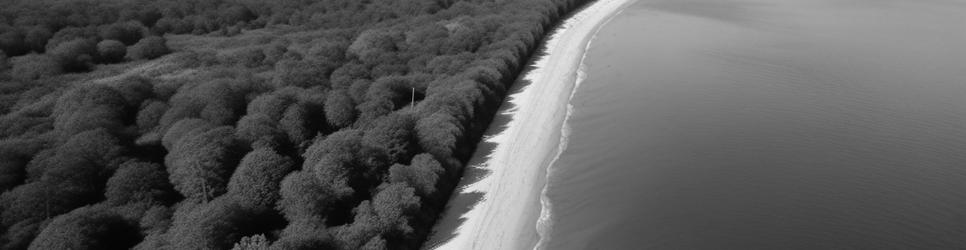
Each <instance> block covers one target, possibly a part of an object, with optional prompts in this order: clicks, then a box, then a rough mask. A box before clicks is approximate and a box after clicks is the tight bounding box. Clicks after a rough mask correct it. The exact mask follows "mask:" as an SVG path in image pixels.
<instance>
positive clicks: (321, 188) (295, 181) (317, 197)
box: [278, 171, 347, 221]
mask: <svg viewBox="0 0 966 250" xmlns="http://www.w3.org/2000/svg"><path fill="white" fill-rule="evenodd" d="M280 194H281V199H280V200H279V202H278V208H279V210H281V211H282V214H284V215H285V218H287V219H288V220H289V221H298V220H306V219H311V218H313V217H315V216H319V215H324V214H326V212H328V211H329V209H331V207H330V205H331V204H332V203H334V202H335V201H336V200H337V199H339V198H341V197H340V196H343V197H344V196H347V195H346V194H341V195H340V194H334V193H333V192H332V190H329V189H327V188H326V186H325V185H323V183H320V182H319V180H318V179H316V178H315V176H313V175H312V174H311V173H308V172H306V171H295V172H292V173H290V174H289V175H288V176H285V179H283V180H282V183H281V191H280Z"/></svg>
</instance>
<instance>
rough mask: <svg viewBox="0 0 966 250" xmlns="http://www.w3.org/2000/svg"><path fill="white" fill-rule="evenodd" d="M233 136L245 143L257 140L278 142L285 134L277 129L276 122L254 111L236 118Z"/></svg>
mask: <svg viewBox="0 0 966 250" xmlns="http://www.w3.org/2000/svg"><path fill="white" fill-rule="evenodd" d="M235 136H237V137H238V139H240V140H242V141H244V142H246V143H249V144H251V143H254V142H256V141H258V140H267V141H272V142H278V141H279V140H280V139H281V138H284V136H285V134H284V133H283V132H282V131H281V130H279V129H278V123H277V122H275V121H273V120H272V119H271V118H269V117H268V116H266V115H264V114H260V113H256V114H250V115H246V116H243V117H242V118H241V119H240V120H238V125H237V129H236V130H235Z"/></svg>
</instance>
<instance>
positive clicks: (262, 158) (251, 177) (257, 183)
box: [228, 148, 295, 211]
mask: <svg viewBox="0 0 966 250" xmlns="http://www.w3.org/2000/svg"><path fill="white" fill-rule="evenodd" d="M294 168H295V163H294V162H292V160H291V159H289V158H288V157H284V156H281V155H279V154H278V153H276V152H275V151H273V150H272V149H268V148H258V149H255V150H254V151H252V152H250V153H248V154H247V155H245V157H244V158H242V160H241V163H240V164H239V165H238V169H236V170H235V173H234V174H233V175H232V176H231V180H230V181H229V182H228V194H229V195H232V197H233V198H234V199H235V200H236V201H237V202H238V203H239V204H240V205H242V206H243V207H246V208H248V209H250V210H253V211H265V210H269V209H272V208H273V207H274V206H275V203H276V202H277V201H278V199H279V197H280V195H279V184H280V183H281V182H282V179H284V178H285V176H286V175H288V173H289V172H291V171H292V170H294Z"/></svg>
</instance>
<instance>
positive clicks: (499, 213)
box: [426, 0, 633, 250]
mask: <svg viewBox="0 0 966 250" xmlns="http://www.w3.org/2000/svg"><path fill="white" fill-rule="evenodd" d="M630 2H633V0H599V1H597V2H594V3H591V4H590V5H589V6H586V7H585V8H583V9H582V10H580V11H579V12H578V13H576V14H574V15H573V16H571V17H570V18H568V19H567V20H565V21H564V22H563V23H562V24H561V25H560V26H558V27H557V29H556V30H555V31H554V33H553V34H552V35H551V36H550V38H549V39H547V41H546V43H545V44H544V47H543V48H542V51H543V53H545V55H544V56H543V57H541V58H540V59H539V60H537V61H536V62H534V63H533V66H534V68H533V69H532V70H531V71H529V72H526V73H525V75H524V76H523V78H522V81H521V82H518V83H517V84H516V86H514V87H513V89H511V90H510V93H511V94H510V96H509V97H508V99H507V100H508V101H507V102H506V103H504V104H503V107H501V109H500V111H499V112H500V113H499V115H498V117H497V118H496V119H495V120H494V122H493V124H492V125H491V126H490V128H489V130H488V132H487V135H486V136H485V137H484V139H483V142H482V143H481V145H480V147H479V148H478V150H477V152H476V153H475V155H474V156H473V157H472V159H471V160H470V162H469V164H468V166H467V169H466V171H465V173H464V177H463V179H462V180H461V181H460V185H459V187H458V188H459V190H457V191H456V193H455V194H454V196H453V197H451V199H450V201H449V204H448V205H447V206H448V207H447V211H446V212H445V213H444V214H443V217H442V218H441V219H440V221H439V222H438V223H437V225H436V227H435V228H434V232H433V235H432V236H430V239H429V241H428V242H427V243H426V247H427V248H428V249H459V250H469V249H486V250H494V249H531V248H534V247H535V246H537V244H538V242H539V241H540V239H541V235H542V234H543V233H542V232H541V231H546V229H547V227H549V225H548V221H549V218H550V216H551V215H550V214H551V213H550V212H549V204H546V203H543V204H542V203H541V197H542V195H541V194H542V190H543V189H544V187H545V184H546V183H545V182H546V177H547V167H548V166H550V165H552V163H553V161H554V160H555V159H556V157H557V155H559V153H560V151H561V149H562V148H563V147H564V145H565V144H562V143H561V128H562V126H563V124H564V122H565V120H566V117H567V115H568V114H567V113H568V103H569V100H570V98H571V97H572V93H573V91H574V89H575V87H576V86H577V84H579V81H580V80H581V79H580V78H581V77H580V76H579V75H578V71H579V69H580V67H581V61H582V60H583V57H584V52H585V50H586V48H587V46H588V44H589V43H590V42H591V40H593V38H594V36H595V34H596V33H597V30H598V28H599V27H600V26H601V25H602V24H604V23H606V22H607V21H608V20H609V19H610V18H611V17H613V16H614V15H615V14H617V13H619V11H620V10H621V9H622V7H624V6H626V5H627V4H628V3H630Z"/></svg>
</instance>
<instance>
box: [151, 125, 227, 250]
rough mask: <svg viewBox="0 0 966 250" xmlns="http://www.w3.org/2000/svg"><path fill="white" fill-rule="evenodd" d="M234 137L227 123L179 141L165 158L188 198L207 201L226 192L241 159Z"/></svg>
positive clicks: (171, 172)
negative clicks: (238, 159)
mask: <svg viewBox="0 0 966 250" xmlns="http://www.w3.org/2000/svg"><path fill="white" fill-rule="evenodd" d="M234 139H235V138H234V129H232V128H231V127H227V126H226V127H218V128H214V129H212V130H209V131H207V132H203V133H199V134H197V135H193V136H188V137H185V138H183V139H181V140H180V141H178V142H177V143H175V146H174V148H173V149H172V150H171V151H170V152H169V153H168V155H166V156H165V157H164V162H165V165H166V166H167V167H168V173H170V175H171V176H170V178H169V179H170V181H171V184H173V185H174V188H175V189H176V190H178V192H180V193H181V194H182V195H184V196H185V197H187V198H191V199H199V200H205V201H208V200H211V199H212V198H214V197H217V196H219V195H221V194H223V193H225V185H226V184H227V183H228V178H229V177H230V176H231V173H232V170H233V169H234V167H235V165H234V164H235V163H236V162H237V161H236V160H237V159H236V156H237V154H238V150H237V148H236V146H235V145H234ZM232 243H234V241H232Z"/></svg>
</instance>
